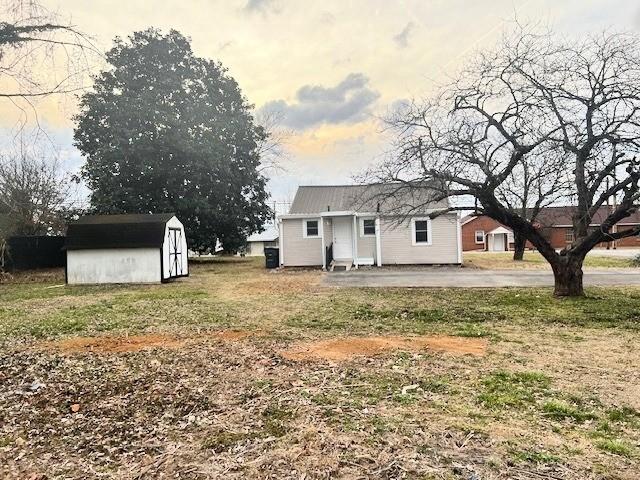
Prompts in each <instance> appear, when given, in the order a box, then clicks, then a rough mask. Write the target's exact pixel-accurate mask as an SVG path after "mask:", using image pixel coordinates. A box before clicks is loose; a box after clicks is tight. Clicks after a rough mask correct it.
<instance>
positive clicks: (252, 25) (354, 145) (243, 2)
mask: <svg viewBox="0 0 640 480" xmlns="http://www.w3.org/2000/svg"><path fill="white" fill-rule="evenodd" d="M43 3H44V5H45V6H46V7H48V8H49V9H51V10H54V11H57V12H58V13H59V15H61V16H62V17H63V18H69V19H70V20H71V22H72V23H73V24H74V25H76V26H77V28H78V29H80V30H82V31H84V32H87V33H89V34H91V35H92V36H93V37H94V38H95V42H96V45H97V46H98V48H100V49H102V50H107V49H108V48H109V47H110V45H111V43H112V41H113V38H114V37H115V36H123V37H124V36H127V35H129V34H130V33H132V32H133V31H136V30H142V29H146V28H148V27H151V26H153V27H157V28H160V29H163V30H165V31H167V30H168V29H170V28H174V29H177V30H178V31H180V32H181V33H183V34H184V35H186V36H188V37H190V38H191V40H192V47H193V50H194V53H195V54H196V55H198V56H201V57H206V58H210V59H216V60H219V61H220V62H222V64H223V65H224V66H225V67H226V68H228V70H229V73H230V74H231V75H232V76H233V77H234V78H235V79H236V80H237V81H238V83H239V85H240V87H241V89H242V91H243V93H244V95H245V96H246V98H247V99H248V101H249V102H250V103H251V104H253V105H254V106H255V109H256V112H261V111H271V110H273V111H278V112H280V115H281V128H282V129H283V130H286V131H287V135H286V138H285V143H284V149H285V150H286V157H285V159H284V160H283V162H282V167H283V170H282V171H279V172H277V173H275V174H273V175H272V178H271V179H270V182H269V188H270V191H271V194H272V197H273V199H275V200H277V201H288V200H291V199H292V198H293V195H294V193H295V189H296V187H297V186H298V185H309V184H332V183H349V182H351V181H352V178H353V177H354V175H357V174H358V173H359V172H361V171H362V170H363V169H364V168H366V167H367V166H369V165H371V164H374V163H376V162H377V161H379V160H380V159H381V158H382V157H383V156H384V155H385V154H386V153H387V152H388V151H389V142H390V140H391V136H390V133H389V132H386V131H385V130H384V125H383V122H382V121H381V119H382V118H384V116H385V114H386V113H387V112H388V111H389V109H391V108H392V106H393V105H394V104H396V102H402V101H406V100H408V99H412V98H423V97H428V96H429V95H430V94H433V92H435V91H436V90H437V88H438V87H439V85H441V84H443V83H444V82H446V80H447V78H449V77H450V76H452V75H455V73H456V71H457V70H458V69H459V68H460V67H461V66H462V65H463V64H464V62H465V60H467V59H468V58H469V57H470V56H471V55H472V54H473V53H474V52H475V51H476V50H481V49H486V48H492V46H493V45H494V44H495V42H496V41H497V40H498V39H499V37H500V36H501V35H502V33H503V31H504V30H505V29H510V28H513V27H514V22H515V21H516V20H517V21H518V22H520V23H525V24H536V25H541V26H544V27H550V28H552V29H553V30H554V31H555V32H556V33H557V34H558V35H562V36H566V37H576V38H580V37H581V36H584V35H587V34H589V33H598V32H601V31H603V30H613V31H620V30H622V31H638V30H640V2H638V1H637V0H395V1H389V0H337V1H334V0H323V1H310V0H306V1H302V0H155V1H153V2H151V1H148V0H127V1H126V2H125V1H120V0H92V1H87V0H64V1H60V0H43ZM639 33H640V32H639ZM75 105H76V104H75V100H74V99H73V98H64V99H56V100H53V99H50V100H47V101H46V102H43V103H42V104H39V105H38V107H37V108H38V120H39V122H40V124H41V125H42V126H43V129H44V130H46V131H47V132H48V134H49V136H50V138H51V140H52V141H53V142H54V143H55V144H56V146H57V148H58V149H59V151H60V155H61V157H62V158H63V160H64V164H65V166H66V168H68V169H69V170H70V171H76V170H77V169H78V168H79V166H80V165H81V164H82V162H83V159H82V157H81V155H80V154H79V152H78V151H77V150H75V148H74V147H73V145H72V138H73V121H72V119H71V117H72V115H73V114H74V113H75V110H76V106H75ZM18 115H19V113H18V112H16V111H15V108H14V107H13V106H12V105H9V104H6V103H5V104H0V134H2V135H0V137H1V138H2V139H3V141H4V140H6V138H7V136H10V132H11V131H12V129H14V128H15V122H16V118H17V117H18ZM7 134H9V135H7Z"/></svg>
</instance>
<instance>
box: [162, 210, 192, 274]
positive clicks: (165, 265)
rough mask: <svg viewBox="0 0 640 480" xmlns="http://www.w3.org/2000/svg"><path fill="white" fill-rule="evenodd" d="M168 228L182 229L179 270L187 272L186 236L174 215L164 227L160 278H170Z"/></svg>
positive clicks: (187, 250) (183, 272)
mask: <svg viewBox="0 0 640 480" xmlns="http://www.w3.org/2000/svg"><path fill="white" fill-rule="evenodd" d="M170 228H179V229H180V230H181V231H182V246H181V249H180V251H181V252H182V255H181V257H182V272H179V274H180V275H188V274H189V249H188V247H187V236H186V235H185V233H184V226H183V225H182V222H180V220H178V219H177V218H176V217H172V218H171V219H170V220H169V221H168V222H167V224H166V225H165V227H164V243H163V244H162V278H163V279H167V278H170V276H171V275H170V268H171V265H170V256H169V248H170V242H169V229H170Z"/></svg>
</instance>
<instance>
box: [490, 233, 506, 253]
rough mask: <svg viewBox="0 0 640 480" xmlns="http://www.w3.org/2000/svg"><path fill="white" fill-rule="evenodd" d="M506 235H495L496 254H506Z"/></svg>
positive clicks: (494, 246)
mask: <svg viewBox="0 0 640 480" xmlns="http://www.w3.org/2000/svg"><path fill="white" fill-rule="evenodd" d="M505 236H506V235H505V234H504V233H496V234H494V235H493V251H494V252H504V251H505V248H504V237H505Z"/></svg>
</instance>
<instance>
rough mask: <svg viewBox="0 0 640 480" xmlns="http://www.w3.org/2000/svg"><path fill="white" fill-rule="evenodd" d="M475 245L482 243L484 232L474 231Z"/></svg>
mask: <svg viewBox="0 0 640 480" xmlns="http://www.w3.org/2000/svg"><path fill="white" fill-rule="evenodd" d="M476 243H484V230H476Z"/></svg>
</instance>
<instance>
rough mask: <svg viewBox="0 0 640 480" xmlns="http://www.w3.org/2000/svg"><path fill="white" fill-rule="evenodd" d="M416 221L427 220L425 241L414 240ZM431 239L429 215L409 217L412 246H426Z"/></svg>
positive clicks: (429, 243) (431, 231)
mask: <svg viewBox="0 0 640 480" xmlns="http://www.w3.org/2000/svg"><path fill="white" fill-rule="evenodd" d="M416 222H427V241H426V242H416ZM432 241H433V230H432V229H431V219H430V218H429V217H423V218H412V219H411V245H413V246H414V247H428V246H429V245H431V243H432Z"/></svg>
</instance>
